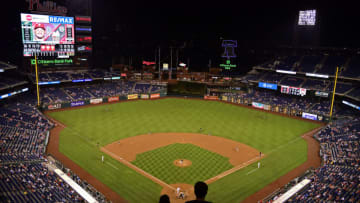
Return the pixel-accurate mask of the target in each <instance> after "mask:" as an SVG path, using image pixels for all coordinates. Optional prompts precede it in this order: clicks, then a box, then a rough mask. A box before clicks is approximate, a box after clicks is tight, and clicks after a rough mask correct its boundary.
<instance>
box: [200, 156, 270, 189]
mask: <svg viewBox="0 0 360 203" xmlns="http://www.w3.org/2000/svg"><path fill="white" fill-rule="evenodd" d="M261 157H262V158H264V157H265V155H263V156H261ZM260 159H261V158H260V157H254V158H252V159H250V160H248V161H246V162H244V163H242V164H240V165H237V166H235V167H234V168H231V169H229V170H227V171H225V172H223V173H220V174H219V175H217V176H214V177H212V178H210V179H208V180H206V181H205V183H207V184H210V183H213V182H215V181H217V180H219V179H221V178H223V177H225V176H227V175H230V174H232V173H235V172H236V171H238V170H240V169H243V168H245V167H247V166H248V165H250V164H252V163H254V162H255V161H257V160H260Z"/></svg>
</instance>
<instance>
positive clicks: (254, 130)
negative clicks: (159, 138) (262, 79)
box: [50, 98, 318, 202]
mask: <svg viewBox="0 0 360 203" xmlns="http://www.w3.org/2000/svg"><path fill="white" fill-rule="evenodd" d="M50 115H51V116H52V117H54V118H55V119H57V120H59V121H60V122H62V123H64V124H65V125H66V126H67V128H66V129H65V130H63V131H62V132H61V136H60V146H59V150H60V151H61V152H62V153H63V154H65V155H66V156H68V157H69V158H71V159H72V160H73V161H74V162H75V163H77V164H78V165H80V166H81V167H83V168H84V169H86V170H87V171H88V172H89V173H90V174H92V175H93V176H95V177H96V178H98V179H99V180H100V181H102V182H103V183H105V184H106V185H108V186H109V187H110V188H112V189H113V190H114V191H116V192H117V193H119V195H120V196H122V197H123V198H125V199H127V200H129V201H131V202H156V201H158V198H159V194H160V191H161V187H160V186H159V185H158V184H156V183H153V182H152V181H150V180H149V179H147V178H145V177H143V176H141V175H139V174H137V173H136V172H134V171H133V170H132V169H129V168H127V167H126V166H124V165H122V164H120V163H119V162H118V161H116V160H114V159H112V158H111V157H109V156H107V155H105V156H106V163H105V164H102V163H101V161H100V157H101V155H102V153H101V152H100V150H99V149H98V148H97V147H96V143H100V145H101V146H105V145H107V144H110V143H112V142H114V141H116V140H119V139H123V138H127V137H131V136H136V135H140V134H147V133H148V132H189V133H199V132H200V128H202V129H203V130H202V133H204V134H208V133H210V134H212V135H214V136H221V137H225V138H228V139H232V140H235V141H239V142H242V143H244V144H247V145H249V146H251V147H254V148H256V149H257V150H259V151H261V152H263V153H265V154H268V156H267V157H266V158H265V159H264V160H263V161H262V164H263V167H262V168H261V169H260V170H257V171H255V172H252V173H250V174H247V173H249V172H250V171H251V170H253V169H254V168H255V166H253V165H252V166H249V167H247V168H244V169H242V170H240V171H238V172H236V173H234V174H232V175H230V176H227V177H225V178H223V179H221V180H219V181H216V182H215V183H212V184H210V186H209V190H210V191H209V200H211V201H213V202H237V201H239V200H242V199H244V198H246V197H247V196H249V195H251V194H253V193H254V192H256V191H258V190H259V189H261V188H262V187H264V186H265V185H267V184H269V183H270V182H272V181H274V180H276V179H277V178H279V177H280V176H282V175H284V174H286V173H287V172H288V171H290V170H291V169H293V168H295V167H297V166H299V165H300V164H302V163H303V162H305V161H306V157H307V156H306V153H307V145H306V142H305V141H304V140H302V139H299V136H300V135H302V134H304V133H305V132H307V131H309V130H311V129H313V128H315V127H318V124H314V123H310V122H305V121H301V120H296V119H291V118H287V117H282V116H279V115H274V114H270V113H265V112H261V111H256V110H252V109H248V108H242V107H239V106H234V105H231V104H225V103H220V102H214V101H201V100H184V99H171V98H169V99H161V100H153V101H145V100H140V101H132V102H124V103H117V104H109V105H102V106H94V107H90V108H82V109H70V110H68V111H62V112H52V113H50ZM164 156H167V155H166V154H164ZM203 173H206V171H201V170H199V171H197V174H195V175H197V176H198V177H203ZM139 183H141V184H139Z"/></svg>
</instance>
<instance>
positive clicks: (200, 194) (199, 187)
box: [194, 182, 208, 199]
mask: <svg viewBox="0 0 360 203" xmlns="http://www.w3.org/2000/svg"><path fill="white" fill-rule="evenodd" d="M194 190H195V195H196V199H205V196H206V194H207V191H208V186H207V185H206V183H204V182H197V183H196V184H195V188H194Z"/></svg>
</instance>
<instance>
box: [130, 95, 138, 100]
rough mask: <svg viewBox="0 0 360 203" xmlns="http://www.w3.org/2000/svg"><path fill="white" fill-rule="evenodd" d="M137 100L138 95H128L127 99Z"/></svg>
mask: <svg viewBox="0 0 360 203" xmlns="http://www.w3.org/2000/svg"><path fill="white" fill-rule="evenodd" d="M137 98H139V96H138V94H129V95H128V99H137Z"/></svg>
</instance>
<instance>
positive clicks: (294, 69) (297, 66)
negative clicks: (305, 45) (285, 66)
mask: <svg viewBox="0 0 360 203" xmlns="http://www.w3.org/2000/svg"><path fill="white" fill-rule="evenodd" d="M303 59H304V56H301V58H300V59H299V61H296V62H295V63H294V65H293V67H292V69H291V70H292V71H296V68H298V69H297V71H300V64H301V63H302V61H303Z"/></svg>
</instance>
